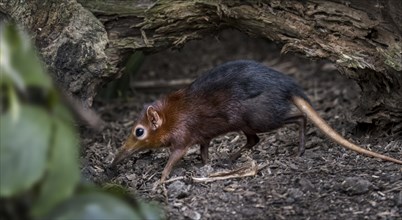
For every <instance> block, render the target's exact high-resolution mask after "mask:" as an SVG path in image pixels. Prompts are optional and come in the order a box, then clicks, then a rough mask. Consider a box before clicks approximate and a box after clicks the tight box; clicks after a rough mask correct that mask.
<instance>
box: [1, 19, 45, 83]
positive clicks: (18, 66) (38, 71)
mask: <svg viewBox="0 0 402 220" xmlns="http://www.w3.org/2000/svg"><path fill="white" fill-rule="evenodd" d="M0 30H1V31H0V56H1V60H0V69H1V72H0V74H1V77H5V78H6V79H7V78H8V79H11V80H12V81H13V82H14V84H15V85H16V86H17V87H18V88H19V89H25V87H26V86H38V87H41V88H44V89H50V88H51V87H52V82H51V79H50V77H49V76H48V75H47V74H46V73H45V71H44V70H43V68H42V65H41V62H40V60H39V58H38V56H37V54H36V51H35V50H34V48H33V47H32V46H31V42H30V39H29V38H28V36H26V35H25V34H24V33H23V32H22V31H20V30H18V29H17V27H16V26H15V25H12V24H9V23H8V24H1V26H0Z"/></svg>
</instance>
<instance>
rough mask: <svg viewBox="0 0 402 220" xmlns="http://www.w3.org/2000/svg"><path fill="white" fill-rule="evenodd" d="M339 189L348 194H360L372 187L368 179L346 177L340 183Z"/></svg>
mask: <svg viewBox="0 0 402 220" xmlns="http://www.w3.org/2000/svg"><path fill="white" fill-rule="evenodd" d="M340 187H341V190H342V191H344V192H346V193H347V194H349V195H361V194H364V193H366V192H368V191H369V190H370V189H371V188H372V184H371V182H370V181H368V180H366V179H363V178H360V177H348V178H346V179H345V180H344V181H343V182H342V184H341V186H340Z"/></svg>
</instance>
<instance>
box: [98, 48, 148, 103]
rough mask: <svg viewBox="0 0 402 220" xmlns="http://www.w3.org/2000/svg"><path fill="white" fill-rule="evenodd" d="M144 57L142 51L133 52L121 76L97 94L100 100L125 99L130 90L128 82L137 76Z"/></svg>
mask: <svg viewBox="0 0 402 220" xmlns="http://www.w3.org/2000/svg"><path fill="white" fill-rule="evenodd" d="M144 59H145V55H144V53H143V52H142V51H136V52H134V53H133V54H132V55H131V56H130V57H129V58H128V60H127V64H126V66H125V68H124V71H123V75H122V76H121V77H120V78H119V79H115V80H113V81H111V82H109V83H108V84H107V85H106V86H105V87H104V88H103V89H102V90H101V91H100V93H99V95H98V97H101V98H102V99H113V98H116V97H126V96H127V91H129V89H130V82H131V80H132V78H133V77H135V76H136V75H137V74H138V71H139V70H140V68H141V66H142V64H143V62H144Z"/></svg>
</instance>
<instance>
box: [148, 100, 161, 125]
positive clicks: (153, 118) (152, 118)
mask: <svg viewBox="0 0 402 220" xmlns="http://www.w3.org/2000/svg"><path fill="white" fill-rule="evenodd" d="M147 118H148V121H149V122H150V123H151V125H152V129H154V130H156V129H158V128H159V127H160V126H161V125H162V118H161V117H160V115H159V113H158V112H157V111H156V110H155V107H153V106H152V105H150V106H148V108H147Z"/></svg>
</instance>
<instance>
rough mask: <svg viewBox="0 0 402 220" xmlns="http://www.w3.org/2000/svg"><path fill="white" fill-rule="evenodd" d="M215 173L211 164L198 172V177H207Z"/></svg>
mask: <svg viewBox="0 0 402 220" xmlns="http://www.w3.org/2000/svg"><path fill="white" fill-rule="evenodd" d="M213 172H214V168H213V167H212V166H211V165H210V164H206V165H205V166H203V167H201V168H200V169H198V170H197V173H198V175H200V176H202V177H207V176H208V175H209V174H211V173H213Z"/></svg>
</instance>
